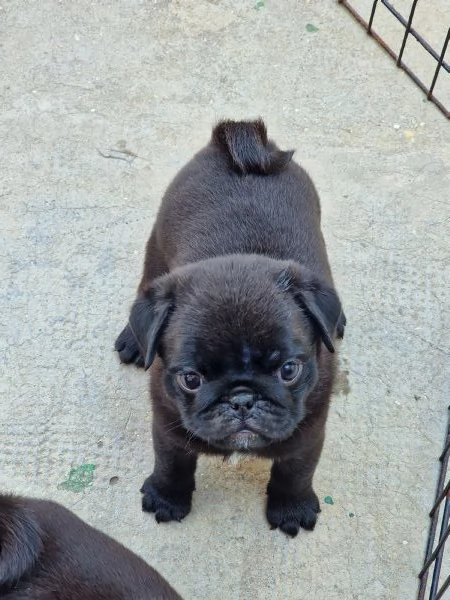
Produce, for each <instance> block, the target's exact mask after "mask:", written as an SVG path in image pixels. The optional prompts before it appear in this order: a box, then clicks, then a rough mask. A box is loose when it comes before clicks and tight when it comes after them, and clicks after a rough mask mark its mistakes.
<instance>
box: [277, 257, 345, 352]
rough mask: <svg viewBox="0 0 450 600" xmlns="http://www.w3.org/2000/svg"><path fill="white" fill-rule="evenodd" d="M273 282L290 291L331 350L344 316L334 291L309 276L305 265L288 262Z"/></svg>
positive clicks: (309, 273)
mask: <svg viewBox="0 0 450 600" xmlns="http://www.w3.org/2000/svg"><path fill="white" fill-rule="evenodd" d="M277 284H278V286H279V287H281V288H282V289H283V290H285V291H291V293H293V294H294V297H295V300H296V302H297V304H299V305H300V306H301V308H303V309H304V310H305V311H306V313H307V315H308V316H309V318H310V319H311V320H312V322H313V324H314V326H315V328H316V329H317V330H318V331H319V333H320V336H321V338H322V340H323V343H324V344H325V346H326V347H327V348H328V350H329V351H330V352H334V344H333V339H334V337H335V335H336V329H337V328H338V327H339V328H341V326H342V335H341V332H340V331H339V332H338V334H339V337H343V323H345V316H344V313H343V312H342V306H341V302H340V300H339V297H338V295H337V293H336V291H335V290H334V289H333V288H332V287H330V286H329V285H327V284H326V283H324V282H323V281H321V280H320V279H318V278H316V277H314V276H313V274H312V273H311V272H310V271H309V270H308V269H306V268H304V267H302V266H300V265H297V264H295V263H291V264H290V265H289V266H288V267H287V268H286V269H284V270H283V271H282V272H281V273H280V274H279V276H278V280H277Z"/></svg>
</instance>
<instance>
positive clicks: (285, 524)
mask: <svg viewBox="0 0 450 600" xmlns="http://www.w3.org/2000/svg"><path fill="white" fill-rule="evenodd" d="M319 512H320V505H319V500H318V498H317V496H316V494H315V493H314V492H311V495H310V496H309V497H308V498H306V499H305V498H301V499H299V498H295V497H274V496H272V495H271V494H270V493H269V496H268V498H267V510H266V515H267V520H268V521H269V524H270V528H271V529H277V528H278V529H281V531H283V532H284V533H286V534H287V535H290V536H291V537H295V536H296V535H297V533H298V532H299V530H300V528H301V527H302V528H303V529H307V530H308V531H312V530H313V529H314V527H315V525H316V521H317V513H319Z"/></svg>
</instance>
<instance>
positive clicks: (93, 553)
mask: <svg viewBox="0 0 450 600" xmlns="http://www.w3.org/2000/svg"><path fill="white" fill-rule="evenodd" d="M0 597H1V598H5V599H6V600H131V599H133V600H181V597H180V596H179V595H178V594H177V593H176V592H175V591H174V590H173V589H172V588H171V587H170V585H169V584H168V583H167V581H166V580H165V579H163V578H162V577H161V575H159V573H157V572H156V571H155V569H153V568H152V567H150V566H149V565H148V564H147V563H146V562H144V561H143V560H142V558H139V557H138V556H136V554H133V552H131V551H130V550H127V549H126V548H124V546H122V545H121V544H119V543H118V542H116V541H114V540H113V539H112V538H110V537H108V536H107V535H105V534H104V533H101V532H100V531H98V530H97V529H94V528H93V527H90V526H89V525H87V524H86V523H84V521H81V519H79V518H78V517H76V516H75V515H74V514H73V513H72V512H70V511H69V510H67V509H66V508H64V507H63V506H61V505H59V504H56V503H55V502H49V501H47V500H34V499H31V498H21V497H18V496H10V495H6V494H0Z"/></svg>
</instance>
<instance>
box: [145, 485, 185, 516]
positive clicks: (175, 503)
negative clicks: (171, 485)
mask: <svg viewBox="0 0 450 600" xmlns="http://www.w3.org/2000/svg"><path fill="white" fill-rule="evenodd" d="M141 493H142V494H144V495H143V497H142V510H145V511H146V512H153V513H155V519H156V522H157V523H166V522H167V521H181V519H184V517H185V516H186V515H188V514H189V513H190V511H191V499H192V493H191V492H186V493H180V492H176V493H173V494H172V495H171V496H169V497H166V496H163V495H162V494H161V493H160V492H159V491H158V490H157V489H156V487H155V486H154V484H153V483H152V481H151V477H148V478H147V479H146V480H145V482H144V485H143V486H142V488H141Z"/></svg>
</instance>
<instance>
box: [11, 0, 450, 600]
mask: <svg viewBox="0 0 450 600" xmlns="http://www.w3.org/2000/svg"><path fill="white" fill-rule="evenodd" d="M438 4H439V5H442V6H443V7H444V0H442V1H441V2H438ZM442 10H443V13H445V15H446V17H449V16H450V15H449V13H450V10H449V9H448V8H447V9H446V10H445V9H444V8H443V9H442ZM448 20H449V21H450V18H449V19H448ZM308 25H314V28H311V27H307V26H308ZM0 26H1V34H0V35H1V38H0V43H1V49H0V52H1V60H0V98H1V114H0V161H1V173H2V175H1V181H0V205H1V217H0V221H1V224H0V228H1V233H2V237H1V256H2V261H1V280H2V282H3V285H2V290H1V325H2V333H1V337H0V344H1V352H0V360H1V363H0V364H1V370H2V378H1V384H0V385H1V388H0V389H1V400H0V489H1V490H8V491H12V492H18V493H24V494H29V495H35V496H41V497H46V498H52V499H56V500H58V501H60V502H61V503H63V504H64V505H66V506H67V507H69V508H72V509H73V510H74V511H75V512H76V513H77V514H78V515H80V516H81V517H83V518H84V519H86V520H87V521H88V522H90V523H91V524H92V525H95V526H97V527H99V528H101V529H102V530H104V531H106V532H107V533H109V534H111V535H113V536H114V537H115V538H117V539H118V540H120V541H121V542H123V543H124V544H126V545H127V546H128V547H130V548H131V549H133V550H134V551H136V552H138V553H139V554H140V555H142V556H143V557H144V558H145V559H146V560H148V561H149V562H150V563H151V564H152V565H153V566H155V567H156V568H158V569H159V570H160V571H161V573H162V574H163V575H165V576H166V577H167V578H168V579H169V581H170V582H171V584H172V585H173V586H174V587H176V588H177V590H178V591H179V592H180V593H181V594H182V595H183V596H184V597H185V598H186V599H191V600H193V599H206V600H216V599H217V600H222V599H223V600H228V599H230V600H231V599H236V600H238V599H239V600H246V599H261V600H263V599H264V600H265V599H267V600H269V599H270V600H275V599H283V600H285V599H289V600H341V599H344V600H347V599H361V600H362V599H364V600H397V599H398V600H407V599H412V598H414V594H415V591H416V586H417V581H416V577H417V572H418V571H419V569H420V566H421V562H422V558H423V551H424V544H425V538H426V533H427V528H428V517H427V512H428V510H429V508H430V506H431V503H432V499H433V495H434V489H435V478H436V473H437V456H438V454H439V451H440V449H441V447H442V441H443V436H444V425H445V419H446V407H447V405H448V404H449V400H450V396H449V361H448V357H449V349H448V337H449V335H448V334H449V328H450V319H449V305H450V302H449V300H450V285H449V284H450V281H449V274H450V269H449V241H448V240H449V222H450V221H449V220H450V209H449V203H448V201H449V196H450V175H449V174H450V144H449V139H450V138H449V124H448V122H447V121H446V119H445V118H444V117H443V115H442V114H441V113H440V112H439V111H438V110H437V109H436V108H435V107H433V106H432V105H431V104H429V103H427V102H426V101H424V96H423V94H422V92H421V91H420V90H419V89H418V88H416V87H415V86H414V84H413V83H412V82H411V81H410V80H409V79H408V78H407V77H406V76H405V75H404V74H403V73H401V72H400V71H398V70H396V69H395V67H394V65H393V63H392V62H391V61H390V59H389V58H388V57H387V55H385V54H384V53H383V52H382V51H381V50H380V49H379V48H378V47H377V46H376V45H375V44H374V43H373V42H372V41H371V40H369V39H368V38H367V36H366V35H365V33H364V32H363V31H362V30H361V29H360V28H359V27H358V26H357V25H356V24H355V23H354V22H353V20H352V19H351V18H350V16H349V15H348V14H347V13H346V11H344V10H343V9H342V8H341V7H339V6H338V5H337V4H335V3H332V2H324V3H319V2H308V1H305V2H297V1H296V0H283V1H277V2H275V1H269V0H266V1H265V2H263V3H261V2H258V3H257V2H256V1H255V0H252V1H244V0H221V1H220V2H219V1H218V0H216V1H214V0H211V1H209V2H208V1H206V0H200V1H195V2H194V1H187V0H186V1H184V2H182V1H175V0H174V1H172V2H169V1H163V0H160V1H150V0H147V1H143V0H127V1H122V0H121V1H117V2H113V1H110V2H107V1H106V0H98V1H89V2H88V1H86V0H79V1H78V2H73V3H69V2H62V1H56V0H42V1H40V2H37V1H32V0H29V1H22V0H8V1H7V2H4V3H3V5H2V8H1V10H0ZM312 29H317V31H314V30H312ZM259 115H261V116H262V117H263V118H264V119H265V121H266V123H267V125H268V129H269V134H270V135H271V136H272V137H273V138H274V139H275V140H276V141H277V142H278V143H279V144H280V146H281V147H282V148H286V149H287V148H297V153H296V159H297V160H298V161H299V162H300V163H302V164H303V165H304V166H305V167H306V168H307V169H308V170H309V172H310V173H311V175H312V177H313V179H314V181H315V182H316V185H317V188H318V190H319V192H320V194H321V198H322V206H323V226H324V232H325V237H326V240H327V244H328V248H329V254H330V259H331V262H332V265H333V269H334V274H335V279H336V283H337V285H338V289H339V291H340V294H341V296H342V299H343V301H344V304H345V309H346V313H347V317H348V322H349V324H348V328H347V334H346V338H345V340H344V342H343V344H342V346H341V355H340V356H341V359H340V360H341V370H340V376H339V381H338V385H337V389H336V393H335V395H334V398H333V405H332V410H331V415H330V419H329V424H328V436H327V440H326V446H325V450H324V453H323V458H322V461H321V463H320V466H319V469H318V472H317V477H316V490H317V492H318V494H319V497H320V499H321V501H322V513H321V515H320V518H319V522H318V525H317V527H316V530H315V531H314V532H313V533H307V532H301V533H300V534H299V536H298V537H297V538H296V539H294V540H291V539H287V538H286V537H285V536H284V535H282V534H281V533H280V532H278V531H270V530H269V528H268V526H267V524H266V522H265V518H264V500H265V498H264V496H265V494H264V490H265V484H266V480H267V477H268V470H269V464H267V463H265V462H263V461H257V460H254V461H246V462H242V463H240V464H239V465H237V466H233V465H230V464H223V463H222V462H221V461H220V460H217V459H201V461H200V464H199V469H198V477H197V491H196V493H195V499H194V505H193V511H192V513H191V515H189V517H188V518H186V519H185V520H184V521H183V522H182V523H181V524H176V523H171V524H168V525H157V524H156V523H155V521H154V519H153V517H152V516H151V515H148V514H144V513H142V512H141V510H140V494H139V487H140V484H141V483H142V481H143V479H144V478H145V476H146V475H148V474H149V472H150V471H151V467H152V446H151V437H150V425H151V413H150V407H149V402H148V397H147V376H146V375H145V374H144V373H143V372H141V371H138V370H136V369H134V368H127V367H123V366H120V365H119V364H118V360H117V357H116V356H115V354H114V352H113V342H114V339H115V336H116V334H117V333H118V332H119V331H120V329H121V327H122V326H123V324H124V322H125V319H126V316H127V311H128V308H129V306H130V303H131V302H132V299H133V296H134V291H135V288H136V285H137V283H138V279H139V276H140V271H141V265H142V260H143V251H144V245H145V241H146V238H147V236H148V233H149V231H150V228H151V225H152V222H153V219H154V216H155V213H156V210H157V207H158V203H159V200H160V198H161V195H162V193H163V191H164V189H165V187H166V186H167V184H168V183H169V181H170V179H171V178H172V177H173V175H174V174H175V173H176V171H177V170H178V169H179V168H180V167H181V166H182V165H183V163H184V162H185V161H186V160H188V159H189V158H190V156H191V155H192V154H193V152H194V151H196V150H197V149H198V148H200V147H201V146H202V145H203V144H204V143H205V142H206V141H207V140H208V138H209V135H210V129H211V125H212V124H213V123H214V122H215V120H216V119H217V118H219V117H232V118H245V117H255V116H259ZM120 152H121V153H120ZM89 465H95V467H94V466H89ZM71 469H73V471H72V473H70V472H71ZM91 480H92V481H91ZM325 498H327V501H328V503H327V502H325V500H324V499H325ZM330 502H333V504H331V503H330Z"/></svg>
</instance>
